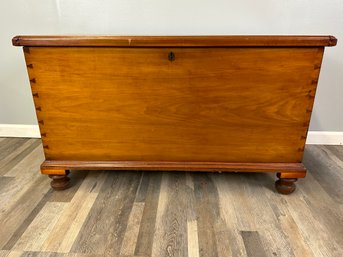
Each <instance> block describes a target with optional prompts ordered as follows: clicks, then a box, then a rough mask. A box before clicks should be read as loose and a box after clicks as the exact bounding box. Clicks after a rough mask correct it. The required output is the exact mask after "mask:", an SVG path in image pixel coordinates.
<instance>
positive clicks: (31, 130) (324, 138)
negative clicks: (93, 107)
mask: <svg viewBox="0 0 343 257" xmlns="http://www.w3.org/2000/svg"><path fill="white" fill-rule="evenodd" d="M0 137H29V138H40V134H39V127H38V125H21V124H0ZM306 144H310V145H343V131H337V132H336V131H309V132H308V137H307V140H306Z"/></svg>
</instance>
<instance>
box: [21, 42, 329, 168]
mask: <svg viewBox="0 0 343 257" xmlns="http://www.w3.org/2000/svg"><path fill="white" fill-rule="evenodd" d="M170 52H173V54H174V59H173V58H170ZM322 54H323V48H322V47H319V48H318V47H311V48H309V47H308V48H307V47H306V48H305V47H304V48H280V47H275V48H111V47H95V48H92V47H30V48H26V49H25V57H26V62H27V65H28V72H29V76H30V81H31V87H32V93H33V97H34V101H35V107H36V110H37V117H38V120H39V125H40V130H41V134H42V139H43V144H44V146H45V149H44V150H45V154H46V158H47V159H49V160H113V161H116V160H118V161H120V160H123V161H124V160H127V161H129V160H132V161H134V160H137V161H154V160H155V161H223V162H224V161H225V162H300V161H301V159H302V154H303V147H304V144H305V140H306V134H307V129H308V125H309V119H310V115H311V111H312V105H313V100H314V94H315V90H316V85H317V80H318V75H319V70H320V65H321V58H322ZM168 56H169V58H168ZM170 59H173V60H170Z"/></svg>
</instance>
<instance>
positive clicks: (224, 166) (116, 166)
mask: <svg viewBox="0 0 343 257" xmlns="http://www.w3.org/2000/svg"><path fill="white" fill-rule="evenodd" d="M67 168H69V169H71V170H83V169H86V170H97V169H100V170H187V171H237V172H275V171H280V170H282V171H283V173H282V174H287V173H290V174H291V175H292V176H293V177H299V178H300V177H304V176H305V174H306V169H305V167H304V165H303V164H302V163H225V162H166V161H165V162H161V161H151V162H144V161H49V160H47V161H44V163H43V164H42V166H41V169H42V173H43V174H47V173H46V172H44V170H48V172H52V170H54V169H57V170H61V169H67Z"/></svg>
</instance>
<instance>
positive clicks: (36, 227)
mask: <svg viewBox="0 0 343 257" xmlns="http://www.w3.org/2000/svg"><path fill="white" fill-rule="evenodd" d="M42 160H43V151H42V147H41V144H40V141H39V140H37V139H19V138H11V139H10V138H0V249H1V250H0V256H1V257H2V256H75V257H77V256H157V257H163V256H190V257H197V256H210V257H212V256H213V257H216V256H256V257H263V256H272V257H275V256H286V257H287V256H301V257H306V256H337V257H342V256H343V146H307V147H306V150H305V160H304V163H305V165H306V166H307V168H308V169H309V172H308V175H307V177H306V178H305V179H300V180H299V181H298V182H297V185H298V188H297V190H296V192H295V193H293V194H292V195H289V196H283V195H280V194H277V193H275V191H274V186H273V183H274V176H275V175H274V174H266V173H255V174H253V173H251V174H249V173H246V174H243V173H237V174H235V173H221V174H220V173H212V174H208V173H183V172H163V173H162V172H135V171H132V172H118V171H106V172H104V171H92V172H87V171H79V172H72V173H71V177H72V179H73V181H74V185H73V187H72V188H70V189H68V190H66V191H63V192H55V191H53V190H52V189H50V186H49V183H50V179H49V178H48V177H47V176H43V175H40V173H39V165H40V163H41V162H42Z"/></svg>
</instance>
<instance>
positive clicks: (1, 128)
mask: <svg viewBox="0 0 343 257" xmlns="http://www.w3.org/2000/svg"><path fill="white" fill-rule="evenodd" d="M0 137H29V138H40V133H39V127H38V125H22V124H0Z"/></svg>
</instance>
